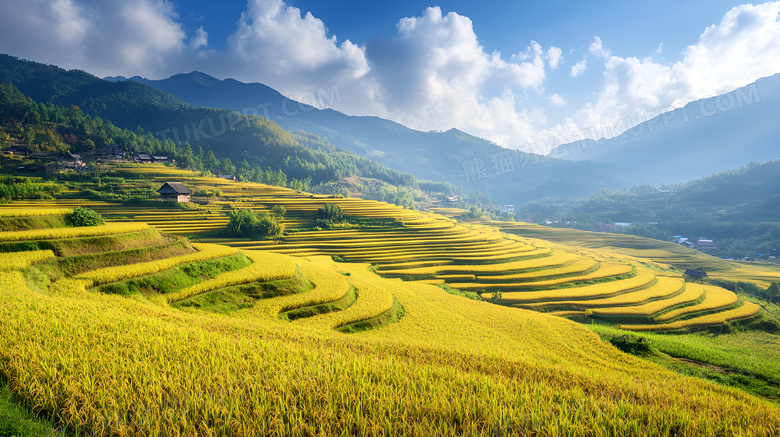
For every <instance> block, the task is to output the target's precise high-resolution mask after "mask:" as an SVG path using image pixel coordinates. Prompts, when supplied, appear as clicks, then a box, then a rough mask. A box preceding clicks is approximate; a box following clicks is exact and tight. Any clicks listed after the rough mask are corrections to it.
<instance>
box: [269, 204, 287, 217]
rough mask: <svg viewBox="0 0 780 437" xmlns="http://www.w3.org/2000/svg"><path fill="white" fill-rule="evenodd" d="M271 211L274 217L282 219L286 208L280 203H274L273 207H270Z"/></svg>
mask: <svg viewBox="0 0 780 437" xmlns="http://www.w3.org/2000/svg"><path fill="white" fill-rule="evenodd" d="M271 212H273V214H274V216H276V218H278V219H283V218H284V216H285V215H286V214H287V208H285V207H283V206H282V205H274V207H273V208H271Z"/></svg>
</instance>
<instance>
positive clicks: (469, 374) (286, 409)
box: [0, 223, 780, 436]
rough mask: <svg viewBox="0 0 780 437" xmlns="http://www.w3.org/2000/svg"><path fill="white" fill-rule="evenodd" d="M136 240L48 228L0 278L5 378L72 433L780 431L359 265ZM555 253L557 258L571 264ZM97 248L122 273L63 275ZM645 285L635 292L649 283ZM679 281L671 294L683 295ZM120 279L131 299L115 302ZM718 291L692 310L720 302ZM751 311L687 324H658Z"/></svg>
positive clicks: (579, 330)
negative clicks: (145, 252) (155, 253)
mask: <svg viewBox="0 0 780 437" xmlns="http://www.w3.org/2000/svg"><path fill="white" fill-rule="evenodd" d="M451 225H452V227H455V228H457V227H458V226H459V225H456V224H452V223H451ZM64 229H70V228H64ZM93 229H94V228H93ZM134 229H135V230H133V229H130V228H127V227H123V226H120V225H110V226H108V227H103V228H101V229H100V232H99V235H95V236H84V235H82V234H80V233H77V232H75V233H74V232H71V231H70V230H67V231H65V230H58V229H48V231H49V233H48V234H45V235H47V236H48V235H57V236H59V237H61V238H59V239H56V240H25V239H22V240H20V241H22V242H24V243H33V242H36V241H38V242H42V243H48V244H52V247H53V248H54V249H52V250H49V249H44V250H36V251H26V252H25V251H23V252H15V253H13V257H11V254H8V253H4V254H0V262H2V261H3V260H5V261H8V260H13V262H14V263H13V264H8V265H6V266H5V267H4V270H3V271H0V301H1V302H3V304H2V305H0V378H2V379H3V380H4V381H8V382H9V386H10V390H11V391H12V392H13V394H14V396H15V399H16V400H18V402H19V403H20V404H21V405H22V406H23V407H25V408H29V409H30V410H32V411H33V412H34V413H35V414H39V415H44V416H47V417H52V418H53V419H54V420H55V422H56V424H57V425H58V426H61V427H62V428H63V429H64V430H66V431H67V432H69V433H73V434H74V435H76V434H78V435H117V436H132V435H161V436H169V435H171V436H173V435H214V436H228V435H231V436H252V435H446V436H455V435H474V436H490V435H505V434H509V433H519V434H529V435H544V434H550V433H551V432H550V430H555V431H554V432H557V433H562V434H564V435H566V434H569V435H593V436H607V435H632V434H633V435H651V434H653V433H656V434H658V435H664V434H666V435H672V434H680V435H710V434H717V433H721V434H723V433H725V434H729V435H756V436H770V435H776V434H777V433H778V432H780V410H778V409H777V408H776V407H775V406H773V405H770V404H768V403H766V402H762V401H760V400H758V399H756V398H753V397H751V396H749V395H747V394H745V393H743V392H740V391H737V390H735V389H731V388H726V387H719V386H716V385H713V384H709V383H706V382H702V381H699V380H696V379H693V378H689V377H685V376H681V375H678V374H675V373H672V372H670V371H667V370H664V369H662V368H660V367H657V366H655V365H654V364H652V363H648V362H644V361H642V360H640V359H638V358H635V357H632V356H629V355H625V354H623V353H620V352H619V351H618V350H616V349H615V348H613V347H611V346H609V345H608V344H605V343H602V342H601V341H600V340H599V339H598V338H597V337H596V336H595V335H594V334H593V333H591V332H589V331H588V330H587V329H585V328H584V327H582V326H579V325H578V324H576V323H573V322H571V321H568V320H565V319H562V318H559V317H552V316H549V315H546V314H540V313H537V312H534V311H526V310H522V309H517V308H506V307H502V306H498V305H493V304H490V303H487V302H475V301H473V300H468V299H464V298H461V297H457V296H452V295H450V294H447V293H445V292H444V291H442V290H441V289H439V288H437V287H434V286H431V285H426V284H423V283H421V282H406V281H401V280H400V279H386V278H382V277H380V276H378V275H376V274H374V273H372V272H371V271H370V270H369V265H367V264H362V263H336V262H333V261H332V260H331V259H330V257H327V256H318V257H316V256H315V257H311V258H310V259H301V258H295V257H291V256H288V255H284V254H276V253H272V252H270V251H265V250H241V251H240V252H238V249H237V248H233V247H227V246H223V245H213V244H202V243H201V244H198V243H195V244H193V252H192V253H188V254H185V255H171V256H167V257H162V258H160V259H157V260H155V261H152V262H147V261H144V262H134V263H128V262H127V259H128V258H127V257H126V254H125V251H126V247H127V246H133V247H135V248H137V249H143V248H144V247H151V248H156V247H158V246H156V245H157V244H158V243H159V242H160V241H161V240H160V237H159V234H154V230H150V229H147V228H145V227H143V226H137V227H136V228H134ZM403 230H404V228H403V227H400V228H399V229H397V230H394V232H401V231H403ZM472 230H473V231H475V232H479V229H478V228H475V229H472ZM415 232H417V231H415ZM437 232H439V231H437ZM437 232H433V231H430V232H428V233H429V234H431V235H430V236H433V235H435V234H437ZM25 235H27V237H29V238H32V237H31V236H32V235H33V234H25ZM484 235H485V236H486V238H487V237H491V238H501V235H500V234H498V233H495V232H485V233H484ZM34 236H35V237H36V238H37V237H40V235H38V234H34ZM507 240H511V241H516V242H517V243H518V244H523V245H525V246H530V247H533V248H538V247H544V246H541V244H540V243H539V242H535V241H530V240H529V241H527V242H524V241H519V240H514V239H507ZM55 243H56V244H55ZM77 244H78V245H80V247H79V248H78V249H76V248H75V247H76V245H77ZM453 244H455V243H453ZM473 244H475V245H476V244H479V240H474V242H473ZM280 246H283V245H280ZM106 248H109V249H108V250H106ZM546 248H547V249H549V250H550V251H551V252H552V253H551V254H550V255H548V256H546V257H545V258H550V259H553V258H554V257H555V258H554V259H555V261H554V262H555V263H558V264H557V265H560V266H563V265H567V263H576V262H578V260H579V258H578V257H579V255H578V256H574V255H572V256H573V258H572V256H567V257H562V256H558V257H556V253H558V252H559V251H560V250H561V249H560V248H559V247H555V248H554V250H553V248H552V247H546ZM66 249H67V250H66ZM68 250H70V252H68ZM444 250H446V246H443V247H441V248H439V249H436V250H432V251H431V254H430V256H434V255H435V256H439V254H441V253H442V251H444ZM237 252H238V253H237ZM95 253H99V254H101V255H102V256H103V257H104V258H105V259H106V260H108V261H112V260H113V261H112V262H115V264H116V265H114V266H109V267H101V268H99V269H87V270H86V271H84V272H82V273H80V274H79V275H76V277H73V278H70V277H64V276H58V275H56V274H55V273H56V270H57V269H58V268H60V267H61V266H66V265H70V264H69V263H68V262H67V261H68V260H70V259H73V258H74V257H76V258H78V257H82V256H89V255H91V254H95ZM171 253H174V252H171ZM545 258H535V259H531V260H528V261H527V262H538V260H541V259H545ZM242 260H244V261H242ZM108 261H106V262H108ZM426 262H427V261H417V262H411V261H403V262H399V266H401V267H409V268H410V269H412V268H427V267H428V266H427V265H426V264H424V263H426ZM520 262H523V260H522V259H521V260H513V261H508V262H507V264H508V263H520ZM410 263H411V264H410ZM421 263H423V264H421ZM498 264H500V263H498ZM468 265H469V264H463V265H461V266H460V267H459V268H465V267H467V266H468ZM474 265H475V266H480V267H483V268H488V267H494V266H495V265H496V264H495V263H494V264H484V263H477V264H474ZM568 265H571V264H568ZM155 266H156V267H155ZM87 267H89V266H88V265H87ZM520 267H522V266H520V265H518V268H516V269H515V271H517V270H519V269H520ZM542 267H544V266H542ZM533 268H541V267H533ZM214 269H216V270H214ZM401 270H409V269H401ZM496 271H498V269H496ZM646 273H647V272H643V271H639V272H638V273H637V275H636V276H634V277H632V278H630V279H623V280H625V281H629V280H631V279H635V278H638V277H640V276H641V277H642V278H643V280H648V277H647V274H646ZM571 274H572V275H575V276H576V275H579V276H580V277H581V276H582V275H583V274H582V271H578V272H575V271H572V272H571ZM456 275H457V274H456ZM462 276H463V275H460V276H459V277H462ZM623 280H620V281H623ZM652 280H654V278H652V277H649V281H650V282H652ZM613 282H618V281H617V280H616V281H613ZM672 282H674V281H671V282H670V283H669V284H667V288H668V289H673V288H674V286H679V285H680V283H679V282H677V283H672ZM121 283H125V284H134V286H137V288H134V290H135V291H132V292H131V293H129V294H126V295H115V294H107V293H108V292H109V291H111V290H119V288H118V287H115V288H110V287H108V286H110V285H116V284H121ZM659 283H660V280H659ZM95 284H100V285H99V286H98V287H94V285H95ZM635 288H636V287H635ZM573 289H574V288H572V289H561V290H553V291H559V292H566V291H569V290H573ZM667 291H668V290H667ZM706 291H707V294H708V295H709V296H710V300H707V298H705V299H704V300H702V301H701V303H700V304H699V306H698V308H699V309H700V310H705V311H706V310H708V309H711V306H710V301H712V303H713V304H715V303H720V304H726V303H727V301H725V300H724V299H723V295H722V294H718V293H720V292H718V293H715V292H713V291H712V290H709V289H707V290H706ZM669 293H670V294H673V292H671V291H669ZM753 310H754V308H752V307H751V306H750V305H743V306H740V307H737V308H733V309H731V310H729V311H725V312H722V313H713V314H708V315H699V316H697V317H693V318H690V319H684V320H681V319H679V318H677V317H675V321H673V322H670V323H668V324H667V326H666V327H667V328H680V327H682V328H686V327H691V326H700V325H702V324H704V325H707V324H712V323H718V321H717V320H718V319H719V318H720V319H732V318H737V319H739V318H745V317H750V312H751V311H753ZM700 314H701V313H700ZM654 326H655V325H650V327H648V326H645V325H636V326H634V329H637V330H644V329H655V328H654ZM348 333H350V334H348ZM648 387H651V388H652V389H648Z"/></svg>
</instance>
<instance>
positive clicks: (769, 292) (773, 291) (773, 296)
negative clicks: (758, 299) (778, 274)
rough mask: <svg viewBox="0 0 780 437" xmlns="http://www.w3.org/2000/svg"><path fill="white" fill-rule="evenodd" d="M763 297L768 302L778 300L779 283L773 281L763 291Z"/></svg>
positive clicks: (779, 294)
mask: <svg viewBox="0 0 780 437" xmlns="http://www.w3.org/2000/svg"><path fill="white" fill-rule="evenodd" d="M764 297H766V300H768V301H770V302H775V303H777V302H780V284H778V283H777V282H773V283H772V285H770V286H769V288H767V289H766V291H764Z"/></svg>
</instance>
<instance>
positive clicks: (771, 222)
mask: <svg viewBox="0 0 780 437" xmlns="http://www.w3.org/2000/svg"><path fill="white" fill-rule="evenodd" d="M520 214H521V216H522V217H527V218H531V219H532V220H533V221H536V222H542V221H547V220H549V221H553V222H556V223H558V224H559V225H565V226H567V227H576V228H578V229H582V230H591V231H595V230H599V229H602V230H603V229H604V228H605V227H604V225H603V223H606V224H610V223H613V222H615V223H617V222H621V223H632V224H633V225H631V226H624V227H616V228H613V229H612V231H618V232H626V233H631V234H634V235H640V236H644V237H651V238H657V239H661V240H668V239H669V238H670V237H671V236H673V235H685V236H688V237H690V238H691V239H692V240H694V241H695V239H696V237H701V236H705V237H707V238H710V239H715V241H716V243H717V248H718V252H717V253H718V254H719V255H721V256H730V257H739V258H742V257H746V256H753V255H754V254H756V253H761V254H763V255H765V256H769V255H770V254H771V253H776V252H777V251H778V250H780V223H778V217H780V160H773V161H767V162H762V163H750V164H748V165H747V166H744V167H741V168H738V169H735V170H729V171H724V172H720V173H716V174H713V175H710V176H707V177H704V178H699V179H694V180H692V181H689V182H686V183H682V184H668V185H664V186H662V187H661V188H657V187H653V186H649V185H642V186H637V187H633V188H631V189H626V190H621V191H609V190H603V191H600V192H598V193H596V194H594V195H593V196H591V197H590V198H588V199H585V200H581V201H576V202H561V201H555V200H552V199H547V200H541V201H535V202H529V203H527V204H526V205H524V206H523V208H522V211H521V212H520ZM600 223H601V224H602V225H599V224H600ZM607 228H609V226H607Z"/></svg>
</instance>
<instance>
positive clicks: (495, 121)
mask: <svg viewBox="0 0 780 437" xmlns="http://www.w3.org/2000/svg"><path fill="white" fill-rule="evenodd" d="M397 27H398V36H397V37H395V38H384V39H378V40H375V41H372V42H371V43H369V45H368V46H367V48H366V55H367V57H368V60H369V63H370V65H371V70H372V71H371V77H372V78H374V79H375V80H376V83H379V84H381V89H382V92H381V94H380V102H381V105H380V106H381V107H382V108H383V109H384V113H383V115H385V116H387V117H389V118H392V119H393V120H396V121H400V122H402V123H404V124H406V125H408V126H410V127H413V128H419V129H424V130H428V129H442V130H445V129H449V128H452V127H458V128H460V129H464V130H467V131H469V132H472V133H475V134H477V135H489V136H490V137H491V139H494V140H498V139H502V140H510V139H518V138H519V137H524V138H526V139H529V138H531V137H530V136H529V135H528V133H530V132H532V131H533V129H530V126H531V121H530V120H532V119H538V117H537V115H533V114H528V113H525V112H521V111H518V109H517V107H516V103H517V101H518V99H519V97H518V93H520V94H522V93H524V92H529V93H539V92H541V91H542V90H543V84H544V81H545V78H546V74H545V62H544V59H545V57H546V56H548V55H547V53H555V50H552V52H550V51H549V49H548V52H545V50H544V49H543V48H542V47H541V45H539V44H538V43H537V42H535V41H531V43H530V44H529V46H528V47H527V48H526V49H525V50H523V51H520V52H518V53H515V54H513V55H511V56H509V57H508V58H505V57H503V56H502V55H501V53H499V52H492V53H487V52H486V51H485V49H484V47H482V46H481V45H480V44H479V41H478V39H477V35H476V34H475V33H474V29H473V26H472V23H471V20H470V19H469V18H468V17H464V16H462V15H458V14H456V13H454V12H450V13H448V14H446V15H443V14H442V12H441V9H439V8H438V7H433V8H428V9H426V10H425V11H423V14H422V16H419V17H408V18H403V19H401V20H400V21H399V22H398V26H397ZM548 62H549V61H548ZM346 103H347V102H345V104H346ZM523 132H525V134H523Z"/></svg>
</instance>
